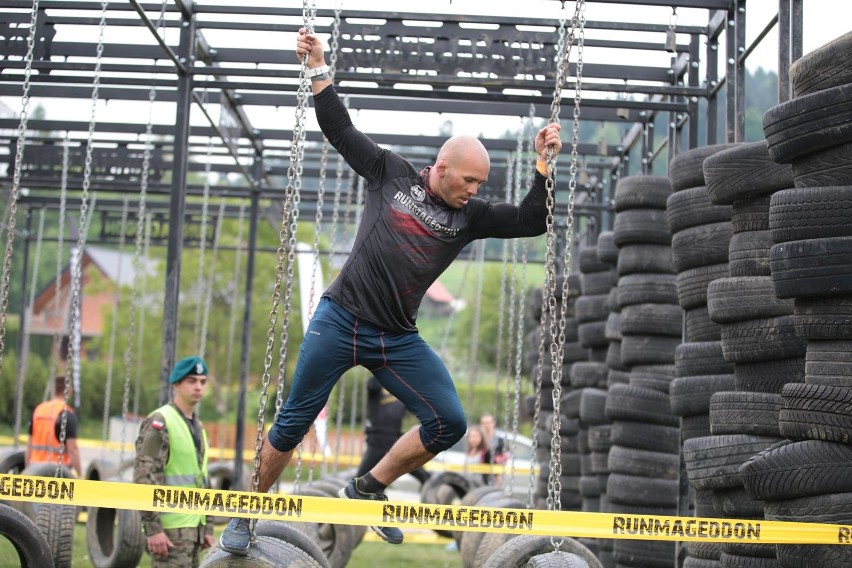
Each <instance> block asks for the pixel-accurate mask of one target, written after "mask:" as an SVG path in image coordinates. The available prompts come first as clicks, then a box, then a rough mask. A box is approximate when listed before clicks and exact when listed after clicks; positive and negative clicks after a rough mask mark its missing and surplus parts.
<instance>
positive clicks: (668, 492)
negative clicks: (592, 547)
mask: <svg viewBox="0 0 852 568" xmlns="http://www.w3.org/2000/svg"><path fill="white" fill-rule="evenodd" d="M671 192H672V188H671V184H670V183H669V180H668V179H667V178H665V177H658V176H636V177H627V178H622V179H621V180H619V182H618V185H617V186H616V190H615V210H616V216H615V223H614V226H613V241H614V243H615V245H616V246H617V247H618V255H617V271H618V276H619V280H618V292H617V298H618V308H620V318H619V319H620V336H621V357H620V365H621V366H622V368H624V369H628V370H629V375H628V382H627V383H623V382H615V383H613V384H610V386H609V390H608V392H607V399H606V407H605V411H606V415H607V417H608V418H609V419H610V420H611V421H612V426H611V428H610V439H609V442H610V448H609V453H608V459H607V469H608V471H609V475H608V478H607V489H606V506H607V507H608V512H619V513H625V514H659V515H676V514H677V498H678V492H679V482H678V475H679V463H680V462H679V449H680V448H679V435H678V427H677V426H678V421H677V418H676V417H675V416H674V415H673V414H672V413H671V409H670V406H669V395H668V389H669V383H670V382H671V380H672V379H673V377H674V354H675V349H676V348H677V346H678V345H679V344H680V342H681V333H682V332H681V321H682V312H681V309H680V307H679V306H678V305H677V303H676V298H675V296H674V294H673V293H672V292H673V284H674V266H673V263H672V252H671V232H670V231H669V228H668V223H667V219H666V201H667V200H668V198H669V196H670V195H671ZM618 372H619V373H623V372H625V371H618ZM615 376H618V375H615ZM622 376H623V375H622ZM613 556H614V558H615V561H616V562H617V563H618V566H637V567H642V568H668V567H670V566H674V563H675V543H673V542H665V541H642V540H616V541H615V542H614V544H613Z"/></svg>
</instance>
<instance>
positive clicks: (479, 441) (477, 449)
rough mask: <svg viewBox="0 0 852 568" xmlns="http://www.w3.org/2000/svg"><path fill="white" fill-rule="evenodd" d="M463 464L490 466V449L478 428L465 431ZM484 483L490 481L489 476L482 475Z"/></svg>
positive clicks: (473, 427) (474, 427) (472, 427)
mask: <svg viewBox="0 0 852 568" xmlns="http://www.w3.org/2000/svg"><path fill="white" fill-rule="evenodd" d="M465 463H468V464H490V463H491V449H490V448H489V447H488V442H487V441H486V440H485V436H484V435H483V433H482V430H481V429H480V428H479V426H471V427H470V428H468V429H467V452H465ZM482 480H483V481H484V482H485V483H488V482H490V481H491V475H490V474H487V473H483V474H482Z"/></svg>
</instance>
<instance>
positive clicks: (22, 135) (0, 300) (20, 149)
mask: <svg viewBox="0 0 852 568" xmlns="http://www.w3.org/2000/svg"><path fill="white" fill-rule="evenodd" d="M37 20H38V0H34V1H33V8H32V11H31V12H30V33H29V35H28V36H27V55H26V58H25V63H24V83H23V94H22V95H21V121H20V123H19V124H18V141H17V145H16V147H15V169H14V173H13V174H12V192H11V194H10V196H9V206H8V208H7V212H8V215H7V217H6V249H5V251H4V253H3V278H2V281H0V369H2V368H3V355H4V354H5V353H6V314H7V313H8V311H9V287H10V284H11V278H12V252H13V249H14V246H15V216H16V214H17V211H18V193H19V191H20V187H21V170H22V166H23V162H24V144H25V143H26V139H27V120H28V119H29V104H30V75H31V74H32V67H33V55H34V53H35V35H36V23H37Z"/></svg>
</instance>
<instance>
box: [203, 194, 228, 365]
mask: <svg viewBox="0 0 852 568" xmlns="http://www.w3.org/2000/svg"><path fill="white" fill-rule="evenodd" d="M224 219H225V200H224V199H222V200H221V201H219V211H218V212H217V213H216V226H215V227H214V228H213V248H212V250H211V251H210V269H209V270H210V272H209V273H208V274H207V278H206V279H205V280H206V283H205V285H204V308H203V311H202V312H201V313H202V315H201V334H200V336H199V337H200V341H199V342H198V356H199V357H201V358H202V359H204V356H205V355H206V354H207V330H208V327H209V325H210V308H211V307H212V305H213V282H214V281H215V280H216V272H217V271H216V258H217V257H218V255H219V245H220V241H221V239H222V223H223V220H224Z"/></svg>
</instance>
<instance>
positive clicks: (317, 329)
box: [269, 298, 467, 454]
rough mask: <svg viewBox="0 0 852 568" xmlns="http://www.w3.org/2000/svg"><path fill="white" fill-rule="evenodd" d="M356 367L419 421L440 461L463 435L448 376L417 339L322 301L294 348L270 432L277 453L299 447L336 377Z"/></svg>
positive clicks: (426, 441)
mask: <svg viewBox="0 0 852 568" xmlns="http://www.w3.org/2000/svg"><path fill="white" fill-rule="evenodd" d="M356 365H362V366H364V367H366V368H367V369H368V370H370V371H371V372H372V373H373V374H374V375H375V376H376V378H377V379H378V381H379V383H381V385H382V386H383V387H384V388H385V390H387V391H388V392H390V393H391V394H392V395H394V396H395V397H396V398H398V399H399V400H401V401H402V403H403V404H405V407H406V408H407V409H408V410H409V411H410V412H411V413H412V414H414V415H415V416H416V417H417V419H418V420H419V421H420V441H421V442H423V446H424V447H425V448H426V449H427V450H428V451H429V452H431V453H433V454H437V453H439V452H442V451H444V450H446V449H447V448H449V447H450V446H452V445H453V444H455V443H456V442H457V441H459V440H460V439H461V437H462V436H464V433H465V431H466V429H467V419H466V418H465V415H464V410H463V409H462V406H461V402H460V401H459V396H458V393H456V388H455V385H454V384H453V380H452V378H450V373H449V372H448V371H447V368H446V366H445V365H444V363H443V362H442V361H441V360H440V359H439V358H438V355H437V354H436V353H435V352H434V351H432V349H431V348H430V347H429V346H428V345H426V342H425V341H423V338H422V337H420V334H419V333H416V332H410V333H390V332H387V331H383V330H381V329H379V328H377V327H375V326H373V325H371V324H368V323H366V322H364V320H361V319H359V318H356V317H355V316H353V315H352V314H351V313H349V312H348V311H346V310H345V309H343V308H342V307H341V306H339V305H338V304H336V303H335V302H333V301H332V300H330V299H328V298H322V299H321V300H320V302H319V305H318V306H317V310H316V312H315V313H314V315H313V317H312V318H311V323H310V325H309V327H308V331H307V333H305V338H304V341H302V346H301V348H300V349H299V360H298V361H297V362H296V371H295V373H294V374H293V384H292V386H291V388H290V395H289V397H288V398H287V402H286V403H285V404H284V407H283V408H282V409H281V412H280V413H279V414H278V418H277V419H276V420H275V423H274V424H273V425H272V428H271V429H270V430H269V443H270V444H272V447H273V448H275V449H276V450H278V451H280V452H286V451H290V450H292V449H293V448H295V447H296V446H298V445H299V443H300V442H301V441H302V438H304V437H305V434H307V433H308V430H309V429H310V427H311V424H313V422H314V419H315V418H316V417H317V415H318V414H319V413H320V410H322V407H323V406H324V405H325V403H326V402H327V401H328V397H329V395H330V394H331V390H332V388H334V385H335V384H337V381H338V380H339V379H340V377H341V375H343V373H345V372H346V371H348V370H349V369H351V368H352V367H354V366H356Z"/></svg>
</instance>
